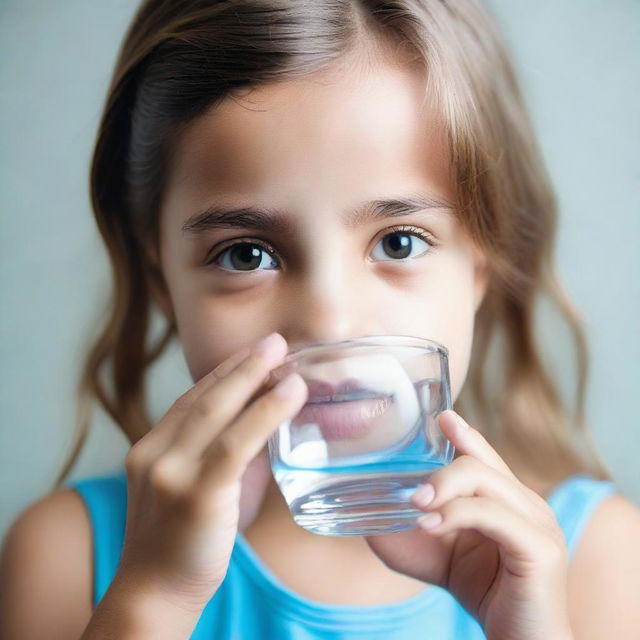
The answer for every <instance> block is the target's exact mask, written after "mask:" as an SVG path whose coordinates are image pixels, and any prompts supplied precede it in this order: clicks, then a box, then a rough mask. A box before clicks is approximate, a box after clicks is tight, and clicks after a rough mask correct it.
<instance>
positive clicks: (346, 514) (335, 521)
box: [283, 471, 428, 536]
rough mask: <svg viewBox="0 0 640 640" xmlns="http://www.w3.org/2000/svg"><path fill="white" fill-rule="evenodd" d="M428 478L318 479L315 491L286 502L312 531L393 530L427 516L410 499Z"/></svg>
mask: <svg viewBox="0 0 640 640" xmlns="http://www.w3.org/2000/svg"><path fill="white" fill-rule="evenodd" d="M427 475H428V474H427ZM425 479H426V476H425V473H424V471H423V472H421V473H418V474H415V473H414V474H404V475H400V476H398V475H397V474H357V475H350V476H340V478H339V479H336V478H334V479H333V480H332V481H331V482H328V483H327V481H326V478H325V482H324V483H322V484H321V485H320V486H318V483H317V481H316V483H314V484H315V486H314V487H313V490H311V491H305V492H304V494H303V495H298V496H297V497H295V498H293V499H292V500H291V501H289V500H287V502H288V504H289V508H290V510H291V513H292V515H293V519H294V520H295V522H296V523H297V524H298V525H300V526H301V527H304V528H305V529H307V530H308V531H311V532H312V533H317V534H320V535H328V536H372V535H379V534H382V533H394V532H397V531H405V530H407V529H413V528H415V527H416V518H418V517H419V516H421V515H424V513H423V512H422V511H420V510H419V509H416V507H414V506H413V505H412V504H411V503H410V502H409V498H410V496H411V494H412V493H413V492H414V491H415V490H416V489H417V488H418V485H419V484H421V483H423V482H424V481H425ZM298 488H300V486H298ZM309 488H310V487H309ZM289 489H291V486H290V487H289ZM283 493H284V494H285V498H287V494H286V492H283ZM290 497H291V496H290Z"/></svg>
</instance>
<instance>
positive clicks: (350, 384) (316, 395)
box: [307, 378, 380, 404]
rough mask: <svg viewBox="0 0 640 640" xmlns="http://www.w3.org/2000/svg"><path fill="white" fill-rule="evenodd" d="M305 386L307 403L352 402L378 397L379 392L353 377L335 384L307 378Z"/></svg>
mask: <svg viewBox="0 0 640 640" xmlns="http://www.w3.org/2000/svg"><path fill="white" fill-rule="evenodd" d="M307 387H308V389H309V395H308V398H307V404H325V403H335V402H353V401H356V400H367V399H373V398H379V397H380V393H379V392H377V391H373V390H371V389H367V388H366V387H363V386H362V385H361V384H360V383H359V382H358V381H357V380H355V379H354V378H348V379H346V380H342V381H341V382H339V383H338V384H337V385H336V386H333V385H332V384H330V383H329V382H324V381H320V380H308V381H307Z"/></svg>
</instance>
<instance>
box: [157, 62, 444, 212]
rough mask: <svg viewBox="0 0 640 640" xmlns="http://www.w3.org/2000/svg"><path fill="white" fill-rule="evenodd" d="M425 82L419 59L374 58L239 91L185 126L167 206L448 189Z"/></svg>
mask: <svg viewBox="0 0 640 640" xmlns="http://www.w3.org/2000/svg"><path fill="white" fill-rule="evenodd" d="M425 83H426V78H425V77H424V73H423V72H422V71H421V70H419V69H416V68H409V67H406V66H397V65H395V66H394V65H388V66H387V65H377V66H375V67H374V68H371V69H368V70H367V71H363V70H362V69H357V68H353V69H347V68H344V67H343V68H341V70H340V71H339V72H337V71H334V72H322V73H317V74H314V75H311V76H307V77H305V78H300V79H295V80H288V81H286V82H279V83H274V84H270V85H261V86H258V87H252V88H250V89H244V90H242V91H236V92H235V93H234V94H232V95H229V96H227V97H226V98H225V99H224V100H223V101H222V102H221V103H219V104H218V105H216V106H215V107H214V108H212V109H211V110H210V111H209V112H207V113H206V114H204V115H203V116H201V117H199V118H197V119H196V120H195V121H194V122H193V123H191V124H190V125H189V126H188V127H187V128H186V129H185V130H184V131H183V132H182V133H181V135H180V137H179V138H178V140H177V143H176V146H175V148H174V153H173V155H172V164H171V167H170V171H169V176H168V182H167V189H166V192H165V193H166V196H167V197H166V199H165V202H166V206H167V207H168V208H169V209H170V210H171V209H174V208H175V205H178V204H179V205H181V206H180V208H181V209H182V208H183V207H182V205H184V206H187V205H189V206H192V207H196V208H197V207H198V206H202V205H204V204H206V203H207V200H210V199H211V198H215V197H221V198H229V199H234V198H241V199H244V200H246V199H252V200H257V201H260V202H262V203H264V204H266V205H271V206H282V207H285V208H286V207H292V208H295V204H296V203H298V204H301V205H302V203H303V202H304V201H305V200H306V202H307V203H308V202H309V200H310V199H311V198H313V201H314V202H315V203H317V205H318V207H319V206H320V204H321V203H323V204H326V205H327V206H333V205H335V206H338V205H341V206H344V207H348V205H349V202H348V200H349V199H353V200H361V199H363V198H365V197H368V196H371V197H376V196H388V195H390V193H389V191H395V192H397V191H402V190H403V189H409V190H411V191H416V190H420V189H423V188H426V189H427V190H428V191H429V192H431V193H433V194H435V195H440V196H442V197H445V198H448V199H452V198H453V193H452V190H451V184H450V181H449V173H448V169H449V166H448V153H447V148H446V146H445V138H444V135H443V131H442V128H441V127H440V125H439V119H438V117H437V114H436V113H435V111H434V110H433V109H432V108H431V107H429V106H428V103H426V102H425V100H424V98H425V90H426V87H425ZM340 198H343V199H344V200H343V201H342V202H340V203H338V202H337V200H338V199H340ZM183 217H187V216H183Z"/></svg>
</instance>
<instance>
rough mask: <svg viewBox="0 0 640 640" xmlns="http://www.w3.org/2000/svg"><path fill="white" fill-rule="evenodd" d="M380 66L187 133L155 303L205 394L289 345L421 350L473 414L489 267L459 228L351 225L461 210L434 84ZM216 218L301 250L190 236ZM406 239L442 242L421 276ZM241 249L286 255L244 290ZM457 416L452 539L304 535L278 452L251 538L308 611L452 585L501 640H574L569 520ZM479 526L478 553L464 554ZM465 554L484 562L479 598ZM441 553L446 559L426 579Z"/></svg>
mask: <svg viewBox="0 0 640 640" xmlns="http://www.w3.org/2000/svg"><path fill="white" fill-rule="evenodd" d="M361 62H362V60H361V59H360V58H357V59H347V61H346V64H344V65H343V66H342V67H340V69H333V70H330V71H326V72H323V73H319V74H315V75H313V76H311V77H307V78H305V79H297V80H295V81H287V82H282V83H278V84H276V85H270V86H262V87H258V88H255V89H253V90H251V91H245V92H243V93H242V94H237V95H235V96H233V97H229V98H227V99H226V100H225V101H224V102H223V103H221V104H220V105H218V106H216V108H215V109H214V110H212V111H210V112H209V113H207V114H205V115H204V116H202V117H200V118H199V119H198V120H196V121H195V122H193V123H192V124H191V125H190V126H189V127H188V128H187V129H186V130H185V131H184V132H183V133H182V134H181V137H180V139H179V141H178V144H177V147H176V148H175V152H174V154H173V156H172V166H171V171H170V173H169V178H168V181H167V184H166V189H165V194H164V199H163V203H162V208H161V212H160V215H161V217H160V222H161V247H160V253H159V256H158V259H159V262H160V265H161V270H162V273H163V275H164V282H163V283H162V286H161V287H159V289H158V290H157V291H156V292H155V295H156V298H157V300H158V301H159V303H160V304H161V306H162V308H163V310H164V312H165V313H166V314H167V315H168V316H172V317H173V318H174V319H175V322H176V326H177V330H178V334H179V338H180V340H181V343H182V346H183V349H184V353H185V358H186V361H187V364H188V367H189V370H190V372H191V375H192V377H193V379H194V381H199V380H202V379H203V378H204V377H205V376H206V375H207V374H208V373H209V372H211V371H212V369H214V368H215V367H217V366H218V365H220V363H223V362H224V361H225V360H226V359H228V358H229V357H231V356H232V355H233V354H234V353H236V352H239V351H240V350H242V349H243V348H245V347H247V346H248V345H251V344H253V343H255V342H256V341H257V340H258V339H259V338H261V337H263V336H265V335H267V334H269V333H271V332H274V331H275V332H278V333H280V334H281V336H283V337H284V338H285V339H286V341H287V345H288V348H289V349H295V348H298V347H300V346H303V345H305V344H308V343H312V342H318V341H330V340H344V339H348V338H354V337H357V336H365V335H372V334H405V335H415V336H423V337H426V338H430V339H434V340H436V341H438V342H440V343H442V344H444V345H445V346H446V347H447V348H448V349H449V354H450V360H449V366H450V376H451V386H452V397H453V398H454V399H455V398H457V397H458V395H459V393H460V390H461V388H462V386H463V384H464V381H465V378H466V374H467V369H468V365H469V360H470V353H471V345H472V336H473V327H474V319H475V314H476V312H477V310H478V307H479V305H480V303H481V302H482V299H483V296H484V294H485V292H486V287H487V283H488V277H489V276H488V266H487V263H486V260H485V258H484V256H483V255H482V253H481V252H480V251H479V249H478V248H477V247H476V246H475V245H474V244H473V242H472V241H471V239H470V238H469V236H468V235H467V234H466V232H465V230H464V229H463V228H462V227H461V225H460V224H459V221H458V219H457V217H456V214H455V210H453V209H437V210H435V209H431V210H429V211H425V212H421V213H418V214H414V215H411V216H407V217H406V218H403V219H399V220H379V221H376V222H367V223H365V224H363V225H362V226H360V227H357V228H353V229H351V228H349V229H348V228H346V227H345V226H344V225H343V223H342V221H341V217H340V216H341V213H342V212H346V211H350V210H352V209H354V208H355V207H356V205H358V204H359V203H361V202H363V201H367V200H372V199H375V198H388V197H394V196H395V197H397V196H407V195H409V194H411V193H415V192H422V193H424V192H428V193H430V194H431V195H433V196H437V197H441V198H445V199H447V200H449V201H451V202H454V198H455V195H454V189H453V184H452V182H451V180H450V177H449V167H448V162H447V152H446V146H445V140H444V137H443V134H442V128H441V127H439V126H438V119H437V117H436V115H435V113H434V112H433V111H431V110H430V109H429V107H428V106H426V105H423V104H422V98H423V96H424V92H425V85H424V78H423V76H422V74H421V73H419V72H417V71H416V70H415V69H412V68H410V67H408V66H406V65H402V64H395V63H392V62H390V61H383V60H378V61H377V64H376V65H375V66H371V65H370V64H365V65H362V64H360V63H361ZM367 62H368V63H370V62H371V60H370V59H369V60H367ZM374 68H375V73H371V70H372V69H374ZM213 203H217V204H228V205H236V206H249V205H253V206H261V207H265V208H277V209H280V210H283V211H285V212H287V215H288V217H289V218H290V220H291V221H292V222H293V223H294V224H295V229H296V232H295V235H294V236H293V237H290V238H289V237H284V236H281V235H277V234H275V233H274V234H271V233H265V232H258V231H256V230H252V229H250V228H247V229H245V230H242V231H241V230H237V229H222V230H221V229H218V230H215V231H212V232H208V233H207V235H204V236H202V237H199V238H197V239H195V240H194V239H190V238H185V237H183V235H182V233H181V227H182V225H183V223H184V222H185V221H186V220H187V219H188V218H189V217H190V216H191V215H193V214H194V213H196V212H198V211H201V210H202V209H204V208H205V207H207V206H209V205H211V204H213ZM399 224H401V225H411V226H413V227H418V228H420V229H423V230H425V231H426V232H427V233H428V234H429V235H430V236H431V238H432V239H433V241H434V242H435V246H433V247H429V246H428V245H427V244H425V243H424V241H421V240H420V239H417V238H414V237H413V235H412V234H411V233H409V237H411V238H412V241H413V243H414V245H413V246H414V250H413V251H412V254H411V257H409V258H407V259H405V260H398V259H397V258H394V257H393V256H390V255H385V251H384V248H383V246H382V243H381V240H382V239H383V238H384V237H385V235H387V234H389V233H390V232H393V231H390V229H391V228H392V227H393V226H397V225H399ZM406 233H407V232H406V231H403V232H401V235H404V234H406ZM238 238H243V239H244V241H245V242H247V241H249V242H255V241H256V240H258V241H259V240H262V241H265V242H267V243H269V244H270V245H271V246H272V247H273V248H274V249H275V252H274V253H270V252H269V251H267V250H265V255H264V261H263V263H261V265H262V266H261V267H259V268H258V269H254V270H253V271H238V270H236V271H232V269H233V268H234V266H233V264H231V263H230V259H229V255H228V254H229V252H228V251H227V262H226V263H225V265H226V267H225V268H226V270H225V268H223V267H221V266H219V265H218V266H215V265H208V266H207V265H206V264H205V262H206V261H207V260H211V258H213V257H216V256H217V257H218V259H220V254H219V250H217V249H215V248H216V247H220V245H221V243H222V242H223V241H229V240H231V239H238ZM374 256H375V257H374ZM270 258H273V259H275V260H276V264H277V267H276V268H269V267H270V262H271V261H270ZM443 415H445V414H443ZM449 416H450V417H449V418H448V419H447V418H446V417H445V418H444V420H441V422H440V426H441V428H442V430H443V432H444V433H445V435H446V436H447V437H449V438H450V439H451V440H452V441H453V442H454V444H455V445H456V447H457V448H458V449H459V452H460V453H462V454H463V455H462V456H461V457H459V458H457V459H456V461H455V462H454V464H452V465H450V466H449V467H447V468H445V469H443V470H442V471H440V472H438V474H434V475H433V476H432V478H431V481H432V483H433V484H434V486H436V490H437V495H438V497H437V498H436V499H435V501H434V502H433V503H432V505H431V508H433V505H436V506H438V507H442V512H441V513H442V514H444V515H445V525H443V527H442V529H443V531H442V533H444V537H442V538H441V539H440V540H438V539H437V538H438V536H439V535H442V533H441V534H438V533H434V532H431V533H429V532H427V531H426V530H424V529H422V528H418V529H415V530H413V531H411V532H406V533H403V534H392V535H391V536H376V537H375V538H369V539H365V538H331V537H323V536H317V535H314V534H311V533H309V532H307V531H305V530H304V529H302V528H300V527H298V526H297V525H296V524H295V523H294V522H293V520H292V519H291V516H290V514H289V512H288V509H287V506H286V504H285V502H284V500H283V498H282V496H281V495H280V493H279V490H278V488H277V486H276V485H275V483H274V481H273V479H272V478H271V476H270V473H269V469H268V466H267V461H266V449H263V450H262V451H261V453H260V454H258V455H257V456H256V457H255V458H254V459H253V460H252V461H251V463H250V464H249V465H248V467H247V470H246V473H244V475H243V478H242V495H241V499H240V517H239V528H241V529H244V532H245V535H246V537H247V539H248V540H249V541H250V543H251V544H252V546H253V547H254V548H255V550H256V551H257V553H258V555H260V557H261V558H262V559H263V561H264V562H265V563H266V564H267V565H268V566H269V567H270V568H271V570H272V571H273V572H274V573H275V574H276V575H277V576H278V577H279V578H280V579H281V580H282V581H283V582H284V583H285V584H287V585H288V586H289V587H291V588H293V589H296V590H297V591H298V592H300V593H302V594H303V595H306V596H307V597H311V598H315V599H318V600H323V601H329V602H341V603H345V604H375V603H383V602H392V601H397V600H401V599H405V598H407V597H410V596H412V595H415V594H416V593H418V592H419V591H421V590H422V589H424V588H425V583H427V584H440V585H444V586H447V588H449V589H450V590H451V591H452V593H453V594H454V595H455V596H456V597H458V599H459V600H460V601H461V602H462V603H463V605H464V606H465V607H466V608H467V609H468V610H469V611H470V612H471V613H472V615H474V616H476V617H477V618H479V619H480V620H481V621H482V622H483V624H486V625H488V628H490V629H491V632H492V633H491V636H490V637H492V636H493V637H512V636H511V635H510V634H514V635H513V637H518V638H520V639H526V640H529V639H530V640H533V639H534V638H535V639H537V638H543V637H544V638H548V637H556V638H564V637H569V631H568V624H567V621H566V604H565V600H564V591H565V588H566V574H565V571H566V550H565V549H564V546H563V545H564V543H563V539H562V532H561V530H560V528H559V526H558V525H557V523H556V522H555V518H554V517H553V514H552V512H551V509H550V507H548V505H547V504H546V502H545V501H544V500H543V499H542V498H540V496H538V495H537V494H535V493H534V492H533V491H531V490H530V489H528V488H527V487H526V486H525V485H523V484H522V483H521V482H519V480H518V479H517V478H516V477H515V476H514V475H513V474H512V473H511V471H510V470H509V469H508V467H507V466H506V464H505V463H504V462H503V461H502V460H501V459H500V457H499V456H498V454H497V453H496V452H495V451H494V450H493V449H492V448H491V446H490V445H489V443H487V442H486V441H485V440H484V438H482V436H481V435H480V433H479V432H478V431H476V430H475V429H471V430H470V431H468V432H466V433H464V434H462V432H459V431H456V427H455V426H454V425H455V423H454V420H453V419H452V417H453V416H455V414H449ZM447 420H449V422H447ZM470 434H472V435H470ZM470 496H481V499H482V503H481V507H482V508H481V509H478V507H477V505H479V504H480V503H477V502H476V503H473V504H472V505H471V508H467V509H464V508H463V509H460V506H461V505H464V504H467V503H464V502H460V503H456V500H463V501H464V500H467V501H468V500H469V499H470ZM472 499H477V498H472ZM416 504H418V502H416ZM456 504H457V506H456ZM421 506H424V508H425V510H426V509H427V506H426V505H421ZM445 507H448V509H449V511H448V512H446V510H445ZM496 522H497V523H500V524H498V525H497V524H496ZM470 527H473V528H474V529H476V531H475V532H473V535H472V536H471V537H470V536H469V535H464V534H465V529H469V528H470ZM466 533H467V534H468V533H469V532H468V531H467V532H466ZM463 536H464V537H463ZM459 538H460V540H459ZM518 541H519V542H518ZM458 543H460V544H458ZM460 549H464V550H466V551H469V550H471V554H472V557H473V558H474V559H475V561H476V563H477V564H474V568H475V573H474V581H473V584H474V585H475V587H473V588H469V586H468V585H469V583H470V580H469V579H468V576H466V579H465V575H464V567H465V565H464V564H460V563H459V559H460V557H461V555H460ZM311 551H313V553H310V552H311ZM434 552H435V553H437V559H436V560H435V561H429V560H427V559H428V558H430V557H433V554H434ZM527 554H529V555H527ZM312 558H317V559H318V560H317V563H316V564H310V563H313V562H314V561H313V560H312ZM415 558H422V561H421V562H416V561H415ZM457 563H458V564H457ZM458 565H459V566H458ZM300 566H305V567H307V569H308V570H306V571H305V572H304V573H305V574H306V576H309V577H305V576H302V575H299V574H300V572H299V569H298V568H299V567H300ZM466 566H468V565H466ZM456 568H457V573H456ZM513 572H516V573H513ZM518 572H520V573H518ZM456 575H457V576H458V578H457V581H456V578H455V576H456ZM452 576H453V577H452ZM500 576H502V579H501V580H500V581H499V583H498V581H497V577H500ZM514 576H517V577H514ZM310 577H311V578H313V580H311V579H310ZM319 577H320V579H318V578H319ZM523 598H524V599H525V603H524V604H523V603H522V599H523ZM501 612H502V613H501ZM531 620H534V621H535V625H533V626H530V623H531Z"/></svg>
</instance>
